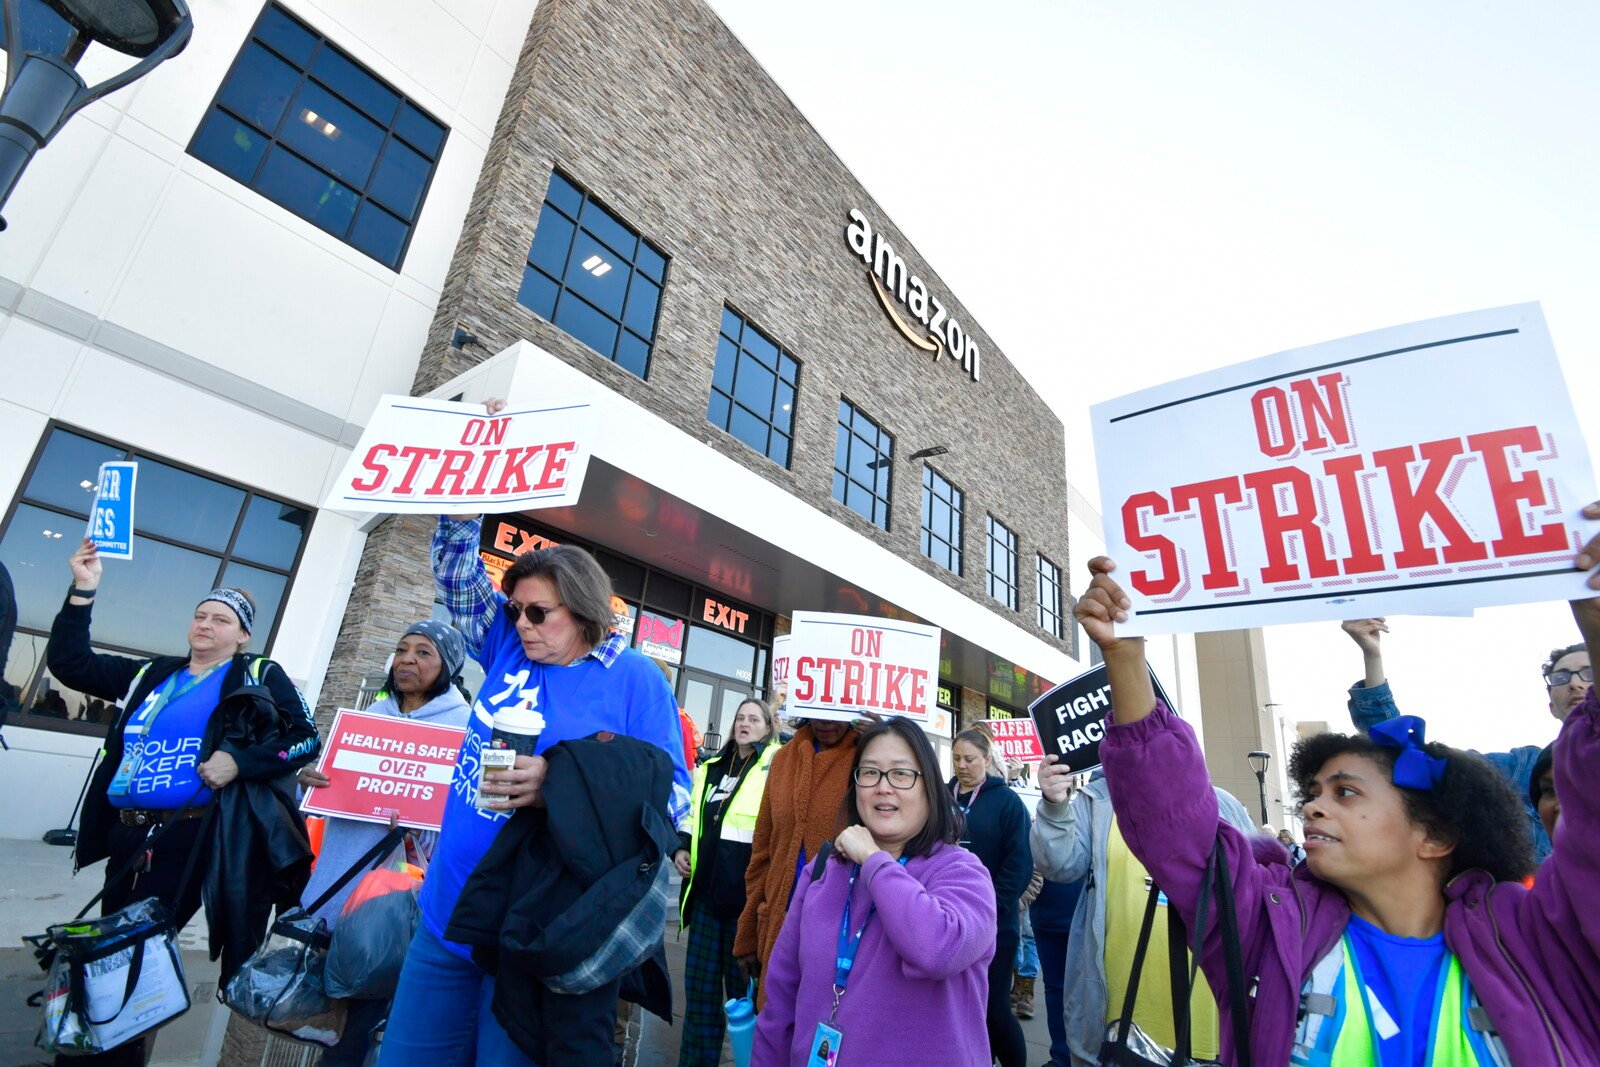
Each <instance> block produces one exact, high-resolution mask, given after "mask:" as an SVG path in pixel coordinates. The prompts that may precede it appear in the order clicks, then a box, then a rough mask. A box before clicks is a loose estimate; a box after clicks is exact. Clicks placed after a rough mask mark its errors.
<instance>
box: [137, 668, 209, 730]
mask: <svg viewBox="0 0 1600 1067" xmlns="http://www.w3.org/2000/svg"><path fill="white" fill-rule="evenodd" d="M226 662H227V661H226V660H224V661H223V663H226ZM221 666H222V663H215V664H212V665H211V666H210V667H207V668H206V669H205V670H204V671H202V672H200V673H199V674H190V675H189V680H188V681H186V682H184V683H183V685H182V686H181V687H180V686H179V685H178V676H179V675H180V674H182V673H183V672H184V670H187V669H188V668H183V670H178V671H174V672H173V674H172V676H171V677H170V678H168V679H167V680H166V683H165V684H164V685H162V687H161V688H160V689H159V690H157V691H156V693H155V698H154V700H153V701H152V706H151V708H150V713H149V714H148V715H146V716H145V720H144V723H143V724H142V726H141V728H140V730H139V738H138V739H139V740H140V741H143V740H144V739H145V738H146V737H149V736H150V731H151V730H152V729H154V727H155V725H156V718H157V716H159V715H160V714H161V713H162V712H163V711H165V710H166V707H167V705H168V704H171V703H172V702H173V701H175V700H181V699H183V698H184V697H186V696H188V695H189V693H190V692H191V691H192V690H194V689H195V688H196V687H198V686H199V685H200V684H201V683H202V682H204V681H205V680H206V679H207V678H209V677H211V675H212V673H213V672H214V671H215V670H216V669H217V668H218V667H221ZM174 689H176V690H177V691H176V692H174ZM145 699H146V700H150V699H151V698H150V697H146V698H145Z"/></svg>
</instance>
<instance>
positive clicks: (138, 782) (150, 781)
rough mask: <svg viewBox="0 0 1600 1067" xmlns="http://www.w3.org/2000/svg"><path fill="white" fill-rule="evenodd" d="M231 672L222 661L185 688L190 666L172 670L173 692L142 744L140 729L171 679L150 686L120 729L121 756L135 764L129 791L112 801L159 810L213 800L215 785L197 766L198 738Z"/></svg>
mask: <svg viewBox="0 0 1600 1067" xmlns="http://www.w3.org/2000/svg"><path fill="white" fill-rule="evenodd" d="M227 673H228V665H227V664H226V663H223V664H220V665H219V666H218V667H217V668H216V669H215V670H213V671H212V672H211V673H210V674H209V675H207V676H206V677H205V678H204V679H203V680H202V681H200V682H199V683H197V684H195V685H194V686H193V688H190V689H188V691H187V692H183V691H182V690H184V688H185V687H186V686H188V685H189V684H190V683H191V682H193V681H194V675H193V674H191V673H190V672H189V668H187V667H185V668H184V669H183V670H181V671H179V672H178V673H177V674H175V675H173V676H172V679H171V681H172V684H173V689H172V692H173V694H174V695H173V697H172V699H170V700H168V701H167V702H166V705H165V706H164V707H162V709H161V712H160V714H158V715H157V716H156V719H155V724H154V725H152V726H151V727H150V733H149V734H147V735H146V736H145V738H144V742H143V744H142V745H141V744H140V741H139V735H140V733H142V732H143V730H144V724H145V720H146V719H148V718H149V716H150V712H151V709H153V708H154V707H155V704H156V698H157V697H158V696H159V695H160V694H161V691H162V689H164V688H165V687H166V685H167V683H166V682H162V683H161V684H160V685H158V686H156V687H155V688H154V689H152V690H150V695H149V696H147V697H145V699H144V702H143V703H142V704H140V705H139V707H138V708H137V709H136V710H135V711H134V713H133V714H132V715H131V716H129V718H128V722H127V725H126V726H124V727H123V730H122V758H123V760H124V762H128V763H131V765H132V766H134V767H136V768H137V770H135V771H134V774H133V777H132V779H131V780H129V782H128V789H127V792H125V793H112V794H111V795H110V800H111V806H112V807H115V808H151V809H157V810H159V809H163V808H181V807H183V806H184V805H185V804H193V805H195V806H199V805H202V804H209V803H211V790H209V789H206V788H204V787H203V786H202V785H201V783H200V772H199V770H198V769H197V768H198V767H199V766H200V761H201V760H202V759H203V758H204V756H205V754H202V753H201V751H200V743H201V741H203V740H204V739H205V732H206V725H207V724H208V723H209V722H210V721H211V713H212V712H213V711H215V710H216V709H217V704H218V703H219V702H220V701H221V700H222V680H223V678H224V677H225V676H226V675H227ZM196 789H198V790H199V793H198V794H197V793H196V792H195V790H196Z"/></svg>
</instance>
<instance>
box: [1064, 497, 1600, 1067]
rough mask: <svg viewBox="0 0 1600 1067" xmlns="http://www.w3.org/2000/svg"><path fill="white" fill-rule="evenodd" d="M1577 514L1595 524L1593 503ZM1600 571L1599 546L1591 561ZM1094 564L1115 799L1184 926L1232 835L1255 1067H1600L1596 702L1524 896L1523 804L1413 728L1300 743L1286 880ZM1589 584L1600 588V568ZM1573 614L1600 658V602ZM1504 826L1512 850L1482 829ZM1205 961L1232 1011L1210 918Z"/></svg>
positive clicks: (1577, 728) (1093, 634) (1570, 735)
mask: <svg viewBox="0 0 1600 1067" xmlns="http://www.w3.org/2000/svg"><path fill="white" fill-rule="evenodd" d="M1584 515H1585V516H1586V517H1587V518H1591V519H1594V518H1600V504H1591V505H1590V506H1589V507H1588V508H1586V509H1585V511H1584ZM1597 560H1600V537H1597V538H1595V539H1594V540H1592V541H1590V542H1589V544H1588V545H1587V546H1586V547H1585V548H1584V550H1583V553H1582V554H1580V556H1579V557H1578V563H1579V564H1580V565H1581V566H1583V568H1584V569H1587V568H1588V567H1591V566H1593V565H1594V563H1595V562H1596V561H1597ZM1089 568H1090V570H1091V572H1093V573H1094V575H1095V577H1094V580H1093V582H1092V583H1091V585H1090V587H1089V590H1088V591H1087V593H1086V594H1085V595H1084V598H1083V599H1082V600H1081V601H1080V602H1079V606H1078V608H1077V617H1078V619H1079V621H1080V622H1081V623H1082V624H1083V626H1084V629H1085V630H1086V631H1087V632H1088V634H1089V636H1090V638H1091V639H1092V640H1094V641H1095V643H1096V644H1098V645H1099V646H1100V649H1101V652H1102V653H1103V654H1104V656H1105V661H1106V665H1107V667H1108V668H1109V670H1110V676H1111V687H1112V690H1111V701H1112V717H1113V719H1114V723H1115V724H1114V725H1112V726H1111V727H1109V728H1108V729H1107V731H1106V737H1105V741H1104V743H1103V744H1102V746H1101V749H1100V755H1101V759H1102V761H1103V763H1104V765H1105V770H1106V778H1107V779H1108V781H1109V783H1110V787H1111V802H1112V805H1113V807H1114V808H1115V809H1116V813H1117V819H1118V822H1119V824H1120V826H1121V828H1122V832H1123V836H1124V837H1125V838H1126V839H1127V842H1128V845H1129V847H1130V848H1131V849H1132V850H1133V852H1134V853H1135V855H1137V856H1138V857H1139V859H1140V860H1141V861H1143V862H1144V864H1145V866H1146V867H1148V868H1149V870H1150V873H1151V874H1152V875H1153V876H1154V877H1155V879H1156V880H1157V882H1159V883H1160V885H1161V888H1162V889H1163V890H1164V891H1165V892H1166V894H1167V897H1168V899H1170V900H1171V901H1172V902H1173V903H1174V904H1175V905H1176V906H1177V907H1178V909H1179V912H1180V913H1181V914H1182V915H1183V916H1184V918H1185V920H1186V921H1188V922H1189V923H1191V925H1192V923H1193V920H1194V915H1195V909H1196V903H1197V901H1198V899H1199V894H1200V888H1201V883H1202V882H1203V881H1204V876H1205V871H1206V863H1207V858H1208V857H1209V855H1210V853H1211V850H1212V843H1213V841H1214V840H1216V839H1217V837H1218V835H1220V837H1221V840H1222V843H1223V846H1224V849H1225V851H1226V855H1227V859H1228V864H1229V869H1230V871H1231V873H1232V877H1233V881H1234V895H1235V901H1236V910H1237V913H1238V919H1239V933H1240V940H1241V942H1242V950H1243V951H1242V955H1243V962H1244V969H1245V980H1246V984H1247V985H1249V986H1251V987H1252V988H1253V989H1254V999H1253V1007H1252V1008H1251V1009H1250V1015H1251V1018H1250V1020H1249V1026H1248V1032H1249V1033H1250V1035H1251V1036H1250V1045H1251V1049H1250V1051H1251V1054H1252V1060H1253V1062H1254V1063H1255V1064H1257V1065H1277V1064H1283V1063H1303V1064H1314V1065H1333V1067H1342V1065H1344V1064H1374V1065H1381V1067H1392V1065H1396V1064H1406V1065H1410V1064H1423V1063H1451V1064H1455V1063H1466V1064H1472V1063H1481V1064H1491V1063H1505V1062H1510V1063H1515V1064H1518V1065H1522V1064H1565V1065H1576V1064H1596V1063H1600V921H1596V919H1595V916H1596V914H1597V911H1596V903H1595V902H1596V901H1597V900H1600V795H1597V794H1596V792H1595V791H1594V789H1593V788H1592V787H1589V788H1586V787H1587V786H1590V785H1591V783H1592V782H1593V781H1594V780H1595V779H1596V777H1597V776H1600V703H1597V694H1600V690H1591V691H1590V693H1589V695H1588V697H1587V698H1586V699H1585V701H1584V703H1583V704H1582V705H1581V706H1580V707H1579V708H1577V709H1575V710H1574V711H1573V713H1572V714H1571V715H1570V716H1569V717H1568V719H1567V720H1566V723H1565V724H1564V725H1563V727H1562V730H1561V736H1560V738H1559V740H1558V741H1557V742H1556V753H1555V778H1556V789H1557V791H1558V792H1559V793H1560V795H1561V800H1562V819H1561V824H1560V826H1559V827H1558V829H1557V838H1556V842H1555V850H1554V852H1553V853H1552V854H1551V856H1550V858H1549V859H1548V860H1547V861H1546V862H1545V864H1544V866H1543V867H1542V868H1540V870H1539V875H1538V879H1537V881H1536V882H1535V884H1534V886H1533V888H1532V889H1527V888H1524V887H1523V886H1522V885H1521V884H1518V882H1516V881H1512V880H1508V879H1515V878H1517V877H1518V876H1519V875H1520V874H1521V873H1523V872H1522V868H1523V867H1524V866H1525V865H1527V864H1528V863H1529V859H1530V852H1529V849H1530V846H1529V844H1528V838H1527V833H1526V830H1525V829H1523V828H1522V827H1523V826H1524V825H1525V823H1524V822H1523V821H1522V820H1518V819H1517V817H1516V813H1517V811H1518V808H1519V804H1518V801H1517V798H1516V797H1514V796H1512V795H1511V793H1510V790H1509V787H1508V786H1506V785H1505V784H1504V783H1503V781H1502V780H1499V779H1498V778H1497V777H1496V775H1495V773H1494V772H1493V770H1492V769H1491V768H1489V767H1488V764H1486V763H1485V762H1484V761H1483V760H1482V759H1481V758H1480V757H1477V756H1475V755H1473V754H1471V753H1467V752H1462V751H1459V750H1456V749H1451V748H1446V747H1445V746H1443V745H1439V744H1426V743H1424V742H1423V738H1422V723H1421V721H1420V720H1417V719H1414V718H1413V719H1410V720H1409V721H1408V722H1407V721H1405V720H1400V721H1401V722H1403V723H1404V725H1403V726H1401V727H1399V728H1393V729H1389V730H1387V731H1385V730H1384V729H1383V728H1382V727H1380V728H1379V729H1377V730H1375V731H1374V733H1373V737H1372V739H1371V740H1368V739H1366V738H1347V737H1341V736H1339V735H1329V734H1323V735H1320V736H1318V737H1313V738H1308V739H1306V740H1305V741H1302V742H1301V743H1300V745H1299V746H1297V748H1296V751H1295V757H1294V761H1293V764H1292V775H1293V777H1294V778H1295V779H1296V782H1297V784H1298V785H1299V787H1300V789H1301V792H1302V795H1303V809H1302V814H1303V816H1304V819H1305V825H1306V835H1305V837H1306V853H1307V860H1306V862H1305V863H1303V864H1301V865H1300V866H1299V867H1293V868H1292V867H1290V865H1289V862H1288V857H1287V855H1286V854H1285V853H1284V852H1283V849H1282V847H1281V846H1279V845H1278V844H1277V843H1276V842H1275V841H1272V840H1270V839H1268V838H1264V837H1260V838H1251V837H1247V836H1246V835H1244V834H1241V833H1239V832H1238V831H1236V830H1234V829H1233V828H1232V827H1230V826H1228V825H1227V824H1225V823H1222V822H1220V821H1219V819H1218V817H1217V804H1216V799H1215V795H1214V794H1213V793H1212V791H1211V786H1210V782H1209V780H1208V778H1207V775H1206V767H1205V761H1204V759H1203V758H1202V756H1201V752H1200V747H1199V745H1197V744H1196V743H1195V737H1194V733H1193V731H1191V730H1190V728H1189V727H1188V726H1187V725H1186V724H1185V723H1183V722H1182V721H1181V720H1180V719H1178V718H1177V717H1176V716H1175V715H1173V714H1172V713H1171V711H1170V710H1169V709H1168V708H1166V707H1164V706H1163V705H1161V704H1160V703H1158V702H1157V700H1156V697H1155V693H1154V691H1153V690H1152V688H1151V686H1150V681H1149V674H1148V671H1147V670H1146V667H1145V660H1144V647H1143V641H1142V640H1140V639H1138V638H1118V637H1117V636H1116V635H1115V631H1114V626H1113V624H1114V623H1115V622H1118V621H1125V620H1126V619H1127V614H1126V612H1127V610H1128V609H1129V608H1130V607H1131V604H1130V602H1129V600H1128V598H1127V597H1126V595H1125V594H1124V593H1123V591H1122V589H1121V587H1120V586H1119V585H1118V584H1117V583H1116V582H1115V581H1114V580H1113V579H1112V578H1111V571H1112V570H1113V569H1114V568H1115V564H1114V563H1112V562H1111V561H1110V560H1109V559H1106V558H1104V557H1100V558H1097V559H1095V560H1093V561H1091V562H1090V564H1089ZM1588 584H1589V587H1590V588H1591V589H1600V573H1596V574H1593V575H1591V576H1590V578H1589V582H1588ZM1572 611H1573V615H1574V617H1575V618H1576V619H1577V622H1578V628H1579V630H1580V631H1581V633H1582V635H1583V639H1584V641H1585V642H1586V643H1587V644H1588V646H1589V649H1590V652H1591V655H1594V654H1600V600H1576V601H1573V602H1572ZM1580 783H1581V784H1580ZM1494 828H1500V829H1499V830H1498V831H1496V832H1498V833H1499V835H1500V838H1501V839H1499V840H1494V839H1488V840H1486V839H1484V838H1485V836H1486V831H1489V830H1492V829H1494ZM1485 868H1487V869H1485ZM1201 963H1202V965H1203V966H1204V968H1205V971H1206V975H1207V977H1208V978H1209V980H1210V981H1211V984H1212V987H1213V988H1214V989H1216V990H1218V991H1219V996H1218V999H1219V1001H1221V1002H1222V1004H1223V1009H1224V1011H1226V1010H1227V997H1226V996H1225V995H1223V994H1225V992H1226V990H1227V972H1226V969H1225V967H1224V965H1223V954H1222V945H1221V939H1220V936H1219V934H1218V928H1217V925H1216V921H1215V917H1214V914H1213V916H1212V918H1210V919H1209V920H1208V922H1207V924H1206V931H1205V943H1204V947H1203V951H1202V955H1201ZM1222 1032H1223V1038H1222V1046H1223V1047H1222V1059H1223V1060H1224V1061H1225V1062H1228V1063H1236V1062H1239V1061H1238V1058H1237V1055H1236V1052H1235V1049H1234V1047H1233V1040H1232V1037H1233V1033H1232V1029H1231V1026H1230V1025H1229V1024H1228V1023H1227V1021H1226V1020H1225V1022H1224V1025H1223V1027H1222ZM1496 1057H1499V1058H1496Z"/></svg>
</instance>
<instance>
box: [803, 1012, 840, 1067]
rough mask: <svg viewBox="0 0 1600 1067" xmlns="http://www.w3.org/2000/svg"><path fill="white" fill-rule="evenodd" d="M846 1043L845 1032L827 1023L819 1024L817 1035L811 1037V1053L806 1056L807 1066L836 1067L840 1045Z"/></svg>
mask: <svg viewBox="0 0 1600 1067" xmlns="http://www.w3.org/2000/svg"><path fill="white" fill-rule="evenodd" d="M842 1044H844V1034H842V1033H840V1032H839V1031H838V1030H837V1029H836V1028H834V1027H832V1026H829V1025H828V1024H827V1023H818V1024H817V1036H816V1037H813V1038H812V1039H811V1055H809V1056H807V1057H806V1067H834V1064H836V1063H838V1062H839V1046H840V1045H842Z"/></svg>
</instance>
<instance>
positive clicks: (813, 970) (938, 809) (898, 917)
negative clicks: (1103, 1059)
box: [751, 716, 1009, 1067]
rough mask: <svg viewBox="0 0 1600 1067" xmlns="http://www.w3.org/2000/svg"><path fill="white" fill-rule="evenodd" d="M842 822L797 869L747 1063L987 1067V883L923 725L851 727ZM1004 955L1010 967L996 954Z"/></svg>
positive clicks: (991, 910) (769, 1066)
mask: <svg viewBox="0 0 1600 1067" xmlns="http://www.w3.org/2000/svg"><path fill="white" fill-rule="evenodd" d="M851 778H852V781H853V787H852V788H851V790H850V792H849V793H847V794H846V796H845V803H844V812H843V821H844V823H846V827H845V829H843V830H841V831H840V832H839V835H838V836H837V837H836V838H834V840H833V843H832V847H831V848H827V849H824V850H823V852H822V853H821V854H820V855H819V856H818V858H817V861H816V863H815V864H813V865H812V867H811V868H810V869H808V870H807V872H806V873H805V874H804V875H803V876H802V877H801V879H800V883H799V885H798V886H797V887H796V889H795V894H794V900H793V902H791V903H790V905H789V912H788V915H787V916H786V917H785V918H784V921H783V929H782V930H781V931H780V932H779V934H778V943H777V945H776V946H775V947H774V949H773V951H772V957H771V959H770V961H769V962H768V967H767V971H766V975H765V980H766V986H767V1004H766V1007H765V1008H764V1009H762V1011H761V1013H760V1014H759V1015H757V1016H756V1040H755V1051H754V1054H753V1056H752V1057H751V1064H752V1065H753V1067H783V1065H787V1067H803V1065H806V1064H810V1063H814V1062H818V1061H817V1059H816V1056H817V1054H818V1052H819V1051H820V1049H821V1047H822V1045H823V1043H824V1042H826V1043H827V1046H828V1048H829V1050H830V1051H831V1052H832V1053H834V1054H835V1055H837V1056H838V1057H839V1062H841V1063H862V1064H867V1063H881V1064H892V1063H907V1064H910V1063H926V1064H939V1065H941V1067H989V1065H990V1057H989V1038H988V1035H987V1033H986V1032H985V1030H984V1025H983V1013H984V1002H985V1000H986V997H987V992H988V968H989V961H990V960H991V959H993V958H994V945H995V940H994V939H995V907H994V887H993V885H992V884H991V883H990V881H989V872H988V871H986V870H984V867H983V864H982V863H980V862H979V861H978V858H977V857H976V856H974V855H973V854H972V853H970V852H968V851H967V850H966V849H964V848H960V847H958V846H957V845H956V840H957V838H958V837H959V835H960V815H959V814H958V813H957V812H956V810H955V808H954V806H953V805H952V804H951V801H950V794H949V793H947V792H946V791H945V789H944V786H943V784H942V783H941V782H940V780H939V764H938V761H937V759H936V758H935V756H934V754H933V746H932V745H930V744H929V743H928V738H927V736H926V735H925V734H924V733H923V732H922V728H921V727H920V726H917V725H916V724H915V723H913V722H911V721H910V720H908V719H905V718H903V717H900V716H895V717H894V718H892V719H888V720H885V721H883V722H879V723H875V724H873V725H872V726H870V727H868V728H867V730H866V731H865V732H864V733H863V734H862V735H861V740H860V742H859V744H858V745H857V746H856V750H855V764H854V766H853V768H852V769H851ZM1008 962H1009V961H1008Z"/></svg>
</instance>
